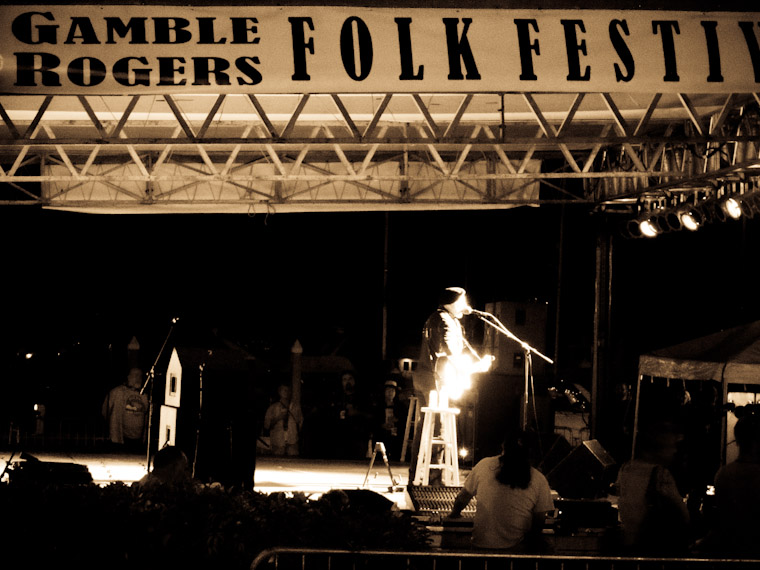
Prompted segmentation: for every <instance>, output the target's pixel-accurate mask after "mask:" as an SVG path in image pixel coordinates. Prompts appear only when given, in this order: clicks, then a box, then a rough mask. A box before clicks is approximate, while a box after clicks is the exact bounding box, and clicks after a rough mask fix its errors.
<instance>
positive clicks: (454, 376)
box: [435, 353, 494, 400]
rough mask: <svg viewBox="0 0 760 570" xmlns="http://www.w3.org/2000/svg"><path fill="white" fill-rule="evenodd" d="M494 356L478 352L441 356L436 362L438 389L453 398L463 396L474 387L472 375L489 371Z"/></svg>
mask: <svg viewBox="0 0 760 570" xmlns="http://www.w3.org/2000/svg"><path fill="white" fill-rule="evenodd" d="M493 361H494V357H493V356H491V355H486V356H482V357H479V356H477V355H476V354H467V353H464V354H459V355H446V356H441V357H439V358H438V360H437V361H436V363H435V376H436V384H437V385H438V390H443V391H445V392H446V394H447V395H448V397H449V398H450V399H452V400H457V399H459V398H461V397H462V394H464V392H465V391H466V390H469V389H470V388H471V387H472V375H473V374H478V373H480V372H487V371H488V369H489V368H491V363H492V362H493Z"/></svg>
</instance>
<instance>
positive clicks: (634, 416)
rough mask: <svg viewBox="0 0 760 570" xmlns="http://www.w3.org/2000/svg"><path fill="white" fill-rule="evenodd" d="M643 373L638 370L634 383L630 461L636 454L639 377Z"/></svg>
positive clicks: (639, 391)
mask: <svg viewBox="0 0 760 570" xmlns="http://www.w3.org/2000/svg"><path fill="white" fill-rule="evenodd" d="M642 378H643V375H642V374H641V371H639V380H638V383H637V385H636V404H635V406H634V408H633V440H632V441H631V461H633V460H634V458H635V455H636V436H637V435H638V433H639V402H641V379H642Z"/></svg>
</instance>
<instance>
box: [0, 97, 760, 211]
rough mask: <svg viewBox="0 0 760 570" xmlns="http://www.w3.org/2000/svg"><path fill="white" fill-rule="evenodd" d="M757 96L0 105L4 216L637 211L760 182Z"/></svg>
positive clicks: (55, 100) (3, 100)
mask: <svg viewBox="0 0 760 570" xmlns="http://www.w3.org/2000/svg"><path fill="white" fill-rule="evenodd" d="M759 105H760V93H730V94H693V95H690V94H686V93H677V94H668V93H651V94H638V93H633V94H632V93H625V94H615V93H581V92H579V93H530V92H521V93H435V94H427V93H378V94H368V93H367V94H361V93H360V94H342V93H322V94H309V93H302V94H279V95H278V94H258V95H254V94H245V95H243V94H240V95H238V94H218V95H209V94H206V95H191V94H188V95H184V94H183V95H178V94H169V93H166V94H163V95H87V96H85V95H46V96H41V95H40V96H20V95H0V119H1V121H0V205H39V206H43V207H47V208H56V209H64V210H73V211H86V212H99V213H185V212H198V213H200V212H204V213H225V212H231V213H249V214H256V213H279V212H309V211H314V212H318V211H371V210H385V211H393V210H443V209H459V210H462V209H501V208H510V207H515V206H525V205H530V206H540V205H543V204H550V203H555V204H556V203H561V204H581V205H586V206H588V207H591V208H596V209H602V210H611V211H621V210H622V211H625V212H627V213H635V212H636V211H637V209H640V208H641V207H642V204H643V205H644V207H647V208H648V207H650V206H649V205H648V204H649V203H650V202H652V201H655V202H657V203H658V204H659V205H663V202H665V203H664V205H665V206H669V205H673V204H674V203H678V202H681V201H685V200H687V199H689V198H690V196H691V195H692V194H699V197H700V198H702V197H703V196H704V194H705V193H710V192H714V191H716V190H717V189H719V188H722V187H726V186H728V187H730V188H731V191H738V192H746V191H751V190H754V189H756V187H757V186H756V184H757V180H758V176H760V168H757V167H759V166H760V143H759V142H758V141H759V140H760V135H759V134H758V133H760V112H759V111H758V106H759Z"/></svg>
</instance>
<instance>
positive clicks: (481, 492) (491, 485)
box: [449, 434, 554, 549]
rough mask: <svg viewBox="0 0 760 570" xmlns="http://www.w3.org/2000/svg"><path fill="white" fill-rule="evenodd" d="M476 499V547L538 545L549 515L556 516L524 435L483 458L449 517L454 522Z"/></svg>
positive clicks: (550, 496) (460, 493) (513, 438)
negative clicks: (553, 514)
mask: <svg viewBox="0 0 760 570" xmlns="http://www.w3.org/2000/svg"><path fill="white" fill-rule="evenodd" d="M473 497H477V500H478V504H477V508H476V510H475V520H474V521H473V528H472V543H473V545H474V546H476V547H478V548H499V549H514V548H527V549H531V547H534V546H538V545H540V541H539V540H538V539H539V538H540V536H541V530H542V528H543V525H544V521H545V520H546V516H547V515H548V513H550V512H552V511H554V501H553V499H552V494H551V488H550V487H549V483H548V481H547V480H546V477H544V476H543V475H542V474H541V472H540V471H538V470H537V469H535V468H534V467H532V466H531V464H530V454H529V449H528V445H527V442H526V441H525V440H524V436H523V434H517V435H510V436H507V437H506V438H505V439H504V442H503V444H502V453H501V455H498V456H494V457H486V458H484V459H481V460H480V461H479V462H478V463H477V464H476V465H475V467H473V469H472V471H471V472H470V474H469V475H468V476H467V479H465V482H464V486H463V487H462V489H461V490H460V492H459V494H458V495H457V497H456V499H454V506H453V508H452V509H451V514H450V515H449V516H450V518H458V517H459V516H460V515H461V513H462V511H463V510H464V509H465V507H467V505H468V504H469V503H470V501H471V500H472V498H473Z"/></svg>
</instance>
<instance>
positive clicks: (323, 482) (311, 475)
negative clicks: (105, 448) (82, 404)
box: [0, 451, 463, 510]
mask: <svg viewBox="0 0 760 570" xmlns="http://www.w3.org/2000/svg"><path fill="white" fill-rule="evenodd" d="M31 455H33V456H34V457H36V458H37V459H39V460H40V461H57V462H65V463H77V464H80V465H86V466H87V468H88V469H89V471H90V474H91V475H92V478H93V480H94V481H95V483H97V484H99V485H106V484H108V483H112V482H119V481H120V482H123V483H126V484H131V483H133V482H134V481H137V480H139V479H140V478H141V477H142V476H143V475H145V474H146V473H147V471H148V468H147V465H148V464H147V458H146V457H145V456H141V455H120V454H99V455H98V454H87V453H65V452H44V451H42V452H31ZM9 460H10V461H12V462H15V461H20V460H21V459H20V456H19V455H18V454H16V455H13V456H12V454H11V452H9V451H0V472H2V471H3V470H4V469H5V467H6V464H7V462H8V461H9ZM370 461H371V460H370V459H366V460H321V459H303V458H298V457H273V456H267V455H264V456H258V457H257V458H256V470H255V472H254V490H255V491H258V492H261V493H267V494H269V493H274V492H303V493H305V494H307V495H314V496H318V495H321V494H322V493H324V492H326V491H330V490H332V489H362V488H363V489H369V490H371V491H374V492H376V493H379V494H382V495H383V496H385V497H387V498H388V499H390V500H392V501H393V502H394V503H395V504H396V505H397V506H398V508H399V509H404V510H411V509H413V506H412V503H411V500H410V498H409V495H408V493H407V492H406V485H407V482H408V469H409V466H408V464H405V463H397V462H391V463H390V471H391V473H389V472H388V467H387V466H386V465H385V463H384V462H383V460H382V457H380V456H379V455H378V457H377V458H376V459H375V461H374V463H373V465H372V468H371V469H370ZM391 475H392V476H393V480H391ZM461 476H463V474H462V473H460V477H461ZM6 477H7V475H6ZM365 480H366V484H365Z"/></svg>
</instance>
